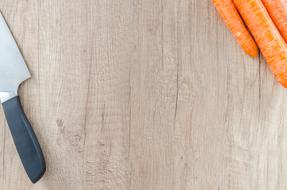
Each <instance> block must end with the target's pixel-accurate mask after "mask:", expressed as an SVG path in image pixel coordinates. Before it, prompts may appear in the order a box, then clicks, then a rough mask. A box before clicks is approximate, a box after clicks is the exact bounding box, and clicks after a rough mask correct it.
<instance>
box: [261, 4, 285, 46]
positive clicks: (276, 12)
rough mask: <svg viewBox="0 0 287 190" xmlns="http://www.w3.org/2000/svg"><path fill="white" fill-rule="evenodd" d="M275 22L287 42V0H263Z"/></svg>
mask: <svg viewBox="0 0 287 190" xmlns="http://www.w3.org/2000/svg"><path fill="white" fill-rule="evenodd" d="M262 2H263V4H264V6H265V7H266V9H267V11H268V13H269V15H270V16H271V18H272V20H273V22H274V24H275V25H276V27H277V28H278V30H279V32H280V33H281V35H282V37H283V38H284V39H285V41H286V42H287V1H286V0H262Z"/></svg>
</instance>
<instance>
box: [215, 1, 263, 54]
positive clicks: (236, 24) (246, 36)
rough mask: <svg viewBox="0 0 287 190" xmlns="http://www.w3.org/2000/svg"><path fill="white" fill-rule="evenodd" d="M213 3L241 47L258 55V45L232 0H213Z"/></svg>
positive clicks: (248, 52) (249, 52)
mask: <svg viewBox="0 0 287 190" xmlns="http://www.w3.org/2000/svg"><path fill="white" fill-rule="evenodd" d="M213 4H214V6H215V8H216V9H217V12H218V13H219V14H220V16H221V17H222V19H223V21H224V22H225V24H226V26H227V27H228V29H229V30H230V31H231V33H232V34H233V36H234V37H235V38H236V40H237V43H238V44H239V45H240V46H241V48H242V49H243V50H244V51H245V52H246V53H247V54H249V55H250V56H252V57H257V55H258V48H257V45H256V43H255V42H254V40H253V38H252V36H251V35H250V33H249V32H248V30H247V28H246V27H245V25H244V23H243V21H242V19H241V18H240V16H239V14H238V12H237V10H236V8H235V6H234V4H233V2H232V0H213Z"/></svg>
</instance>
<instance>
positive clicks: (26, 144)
mask: <svg viewBox="0 0 287 190" xmlns="http://www.w3.org/2000/svg"><path fill="white" fill-rule="evenodd" d="M30 77H31V74H30V72H29V70H28V67H27V65H26V64H25V60H24V58H23V56H22V54H21V52H20V50H19V48H18V46H17V43H16V41H15V40H14V37H13V35H12V33H11V32H10V29H9V27H8V25H7V24H6V21H5V19H4V17H3V15H2V13H1V12H0V100H1V103H2V106H3V110H4V114H5V116H6V120H7V123H8V126H9V129H10V132H11V134H12V138H13V140H14V144H15V146H16V149H17V152H18V154H19V156H20V159H21V162H22V164H23V166H24V169H25V171H26V173H27V175H28V177H29V178H30V180H31V181H32V182H33V183H36V182H37V181H38V180H39V179H40V178H41V177H42V176H43V174H44V173H45V171H46V164H45V160H44V156H43V153H42V150H41V147H40V144H39V142H38V140H37V137H36V135H35V133H34V131H33V129H32V127H31V124H30V122H29V121H28V119H27V117H26V115H25V113H24V111H23V108H22V105H21V101H20V98H19V96H18V88H19V86H20V85H21V83H22V82H24V81H25V80H27V79H29V78H30Z"/></svg>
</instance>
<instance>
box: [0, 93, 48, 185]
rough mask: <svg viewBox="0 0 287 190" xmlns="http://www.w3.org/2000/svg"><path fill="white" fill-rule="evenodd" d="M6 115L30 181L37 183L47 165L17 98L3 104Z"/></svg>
mask: <svg viewBox="0 0 287 190" xmlns="http://www.w3.org/2000/svg"><path fill="white" fill-rule="evenodd" d="M3 109H4V113H5V116H6V119H7V123H8V125H9V128H10V131H11V134H12V137H13V140H14V143H15V145H16V149H17V151H18V154H19V156H20V158H21V161H22V164H23V166H24V168H25V170H26V173H27V174H28V176H29V178H30V180H31V181H32V182H33V183H36V182H37V181H38V180H39V179H40V178H41V177H42V176H43V175H44V173H45V171H46V164H45V160H44V156H43V153H42V150H41V147H40V144H39V142H38V140H37V137H36V135H35V133H34V131H33V129H32V127H31V124H30V122H29V121H28V119H27V117H26V115H25V113H24V111H23V109H22V105H21V102H20V98H19V96H16V97H14V98H12V99H10V100H8V101H6V102H4V103H3Z"/></svg>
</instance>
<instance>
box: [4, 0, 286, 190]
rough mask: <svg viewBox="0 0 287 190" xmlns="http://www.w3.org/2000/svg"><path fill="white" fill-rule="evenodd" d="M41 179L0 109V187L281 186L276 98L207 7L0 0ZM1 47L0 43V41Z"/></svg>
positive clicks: (184, 0) (267, 78)
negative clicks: (42, 166) (34, 178)
mask: <svg viewBox="0 0 287 190" xmlns="http://www.w3.org/2000/svg"><path fill="white" fill-rule="evenodd" d="M0 9H1V11H2V13H3V15H4V16H5V17H6V20H7V22H8V23H9V25H10V28H11V29H12V31H13V34H14V36H15V38H16V40H17V42H18V44H19V47H20V49H21V50H22V52H23V55H24V57H25V59H26V61H27V64H28V66H29V69H30V70H31V72H32V75H33V77H32V78H31V79H30V80H28V81H26V82H25V83H24V84H23V85H22V87H21V89H20V92H19V93H20V95H21V97H22V101H23V107H24V109H25V111H26V112H27V115H28V117H29V119H30V121H31V123H32V125H33V128H34V130H35V132H36V134H37V136H38V138H39V141H40V144H41V145H42V148H43V151H44V154H45V157H46V162H47V172H46V174H45V176H44V177H43V178H42V180H41V181H39V182H38V183H37V184H35V185H33V184H31V182H30V181H29V180H28V178H27V176H26V174H25V172H24V170H23V167H22V165H21V164H20V159H19V158H18V155H17V154H16V150H15V147H14V145H13V142H12V139H11V135H10V133H9V130H8V128H7V124H6V122H5V118H4V116H3V111H2V109H1V111H0V118H1V119H0V137H1V138H0V144H1V146H0V189H1V190H27V189H29V190H243V189H244V190H258V189H260V190H286V189H287V180H286V179H287V129H286V123H287V120H286V119H287V93H286V90H285V89H283V88H282V87H281V86H279V85H278V84H277V83H276V82H275V81H274V79H273V76H272V74H271V73H270V71H269V69H268V67H267V66H266V64H265V62H264V60H263V58H260V59H252V58H249V57H248V56H247V55H245V54H244V53H243V51H242V50H241V49H240V48H239V46H238V45H237V44H236V42H235V40H234V39H233V38H232V36H231V34H230V33H229V32H228V30H227V29H226V28H225V27H224V25H223V22H222V21H221V20H220V19H219V17H218V15H217V14H216V12H215V9H214V7H213V6H212V4H211V2H210V0H81V1H71V0H46V1H45V0H25V1H24V0H21V1H20V0H0ZM0 43H1V42H0Z"/></svg>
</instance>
